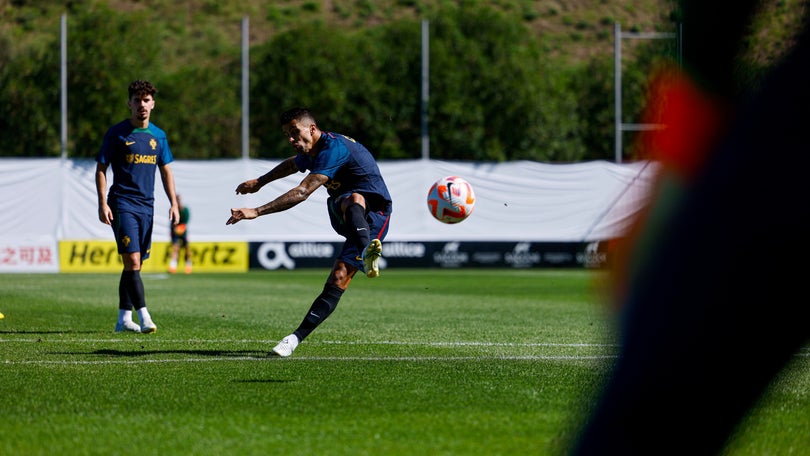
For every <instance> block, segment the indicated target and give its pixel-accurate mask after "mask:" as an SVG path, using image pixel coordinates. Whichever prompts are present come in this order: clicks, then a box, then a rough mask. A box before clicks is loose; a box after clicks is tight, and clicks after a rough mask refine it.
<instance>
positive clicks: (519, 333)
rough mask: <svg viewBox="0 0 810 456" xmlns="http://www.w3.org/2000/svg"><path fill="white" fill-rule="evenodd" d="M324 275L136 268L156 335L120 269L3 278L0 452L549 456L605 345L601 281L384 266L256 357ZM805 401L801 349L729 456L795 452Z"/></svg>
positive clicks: (588, 387) (608, 344)
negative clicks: (322, 316) (315, 323)
mask: <svg viewBox="0 0 810 456" xmlns="http://www.w3.org/2000/svg"><path fill="white" fill-rule="evenodd" d="M327 272H328V271H325V270H305V271H294V272H289V271H277V272H250V273H247V274H219V275H216V274H192V275H190V276H185V275H176V276H165V275H144V284H145V288H146V293H147V302H148V304H149V308H150V310H151V312H152V315H153V317H154V319H155V322H156V323H157V325H158V327H159V330H158V332H157V333H156V334H153V335H136V334H116V333H113V331H112V329H113V327H114V324H115V319H116V316H117V287H118V285H117V284H118V276H117V274H115V275H102V274H98V275H89V274H88V275H67V274H62V275H57V274H54V275H49V274H31V275H28V274H7V275H2V274H0V311H2V312H3V313H4V314H5V315H6V318H5V319H4V320H0V410H2V413H0V433H2V438H0V454H9V455H11V454H24V455H38V454H42V455H46V454H47V455H51V454H66V455H74V454H76V455H81V454H87V455H91V454H92V455H96V454H98V455H109V454H147V455H148V454H160V455H174V454H178V455H192V454H194V455H197V454H239V455H252V454H269V453H273V454H338V455H342V454H345V455H413V454H425V455H478V454H481V455H495V454H541V455H544V454H562V453H563V452H564V449H565V446H566V445H567V444H568V442H569V441H570V440H571V439H572V438H573V436H574V435H575V433H576V430H577V426H578V422H579V420H581V418H582V416H583V414H584V413H585V411H586V410H587V407H588V406H589V405H590V404H592V401H591V400H589V399H590V397H591V394H592V393H593V392H594V390H595V389H596V388H598V386H599V385H600V384H601V383H602V381H603V380H604V379H605V375H606V374H607V372H608V368H609V365H610V362H611V360H612V359H613V358H612V357H613V355H614V354H615V352H616V350H617V347H616V346H615V345H614V342H613V337H612V335H611V333H612V324H611V321H610V319H609V316H608V315H607V314H606V312H605V307H604V306H603V305H602V303H601V301H602V295H601V293H600V292H599V289H598V286H597V285H598V284H599V283H600V280H601V279H602V276H601V273H598V272H593V271H585V270H562V271H561V270H385V271H384V272H383V276H382V277H381V278H380V279H375V280H368V279H365V278H363V277H358V278H357V279H355V281H354V283H353V284H352V286H351V287H350V289H349V290H348V291H347V292H346V294H345V295H344V297H343V300H342V301H341V304H340V306H338V308H337V310H336V311H335V313H334V314H333V315H332V317H331V318H330V319H329V320H327V321H326V322H325V323H324V324H323V325H322V326H321V327H320V328H318V330H316V331H315V332H314V333H313V334H312V335H311V336H310V338H309V339H307V340H306V341H305V342H304V343H303V344H302V345H301V346H299V348H298V350H296V352H295V354H294V355H293V356H292V357H290V358H288V359H276V358H267V357H266V356H265V355H266V353H267V352H268V351H269V350H270V348H272V346H273V345H274V344H275V343H276V342H277V341H278V340H279V339H280V338H281V337H283V336H285V335H287V334H288V333H289V332H291V331H292V330H293V329H294V328H295V327H296V326H297V324H298V323H299V322H300V320H301V318H302V317H303V315H304V313H305V311H306V310H307V308H308V306H309V304H310V303H311V301H312V299H313V298H314V297H315V295H316V294H317V293H318V292H319V291H320V288H321V287H322V284H323V281H324V279H325V278H326V275H327ZM809 392H810V357H808V356H807V351H806V350H805V351H803V352H802V353H799V354H798V355H797V356H796V357H795V361H794V362H793V363H791V365H790V366H789V367H788V368H787V369H786V370H785V372H784V373H783V374H782V375H780V376H779V378H777V379H775V380H774V382H773V385H772V387H771V389H770V390H769V392H768V394H766V396H765V397H764V398H763V400H762V402H761V404H760V405H759V406H758V407H757V408H756V409H755V410H754V412H753V413H752V414H751V415H750V416H749V417H748V418H747V419H746V421H745V422H744V423H743V426H742V428H741V431H740V433H739V435H738V436H736V437H735V438H734V439H733V440H732V442H731V445H730V446H729V450H728V451H727V454H733V455H758V454H772V455H780V454H801V452H802V451H806V449H807V448H810V436H808V433H807V432H806V431H807V429H810V393H809ZM696 413H699V411H696ZM687 427H688V426H687ZM805 454H806V453H805Z"/></svg>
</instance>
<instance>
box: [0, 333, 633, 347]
mask: <svg viewBox="0 0 810 456" xmlns="http://www.w3.org/2000/svg"><path fill="white" fill-rule="evenodd" d="M142 337H143V336H136V335H133V336H132V338H129V337H128V338H125V339H120V338H115V339H52V338H48V339H39V338H37V339H0V343H3V342H6V343H13V342H24V343H59V344H64V343H114V342H157V343H168V344H198V343H199V344H233V343H240V344H275V343H278V340H277V339H268V340H253V339H242V340H239V339H237V340H231V339H207V340H202V339H160V338H156V337H152V336H146V338H142ZM315 344H326V345H418V346H427V347H618V344H593V343H571V344H564V343H552V342H476V341H469V342H412V341H393V340H386V341H356V340H352V341H344V340H322V341H307V345H315Z"/></svg>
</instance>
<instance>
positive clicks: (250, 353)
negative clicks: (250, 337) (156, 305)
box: [55, 349, 267, 358]
mask: <svg viewBox="0 0 810 456" xmlns="http://www.w3.org/2000/svg"><path fill="white" fill-rule="evenodd" d="M55 354H60V355H80V356H86V355H98V356H116V357H124V358H136V357H140V356H149V355H170V354H174V355H196V356H211V357H234V358H241V357H246V356H247V357H253V358H265V357H266V356H267V353H266V352H257V351H256V350H111V349H102V350H93V351H91V352H83V353H82V352H65V353H55Z"/></svg>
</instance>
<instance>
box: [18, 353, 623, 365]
mask: <svg viewBox="0 0 810 456" xmlns="http://www.w3.org/2000/svg"><path fill="white" fill-rule="evenodd" d="M614 358H616V356H611V355H605V356H423V357H420V356H392V357H385V356H312V357H307V356H298V357H293V358H289V359H283V361H285V362H290V361H400V362H425V361H430V362H435V361H581V360H605V359H614ZM222 361H262V362H266V361H282V358H276V357H250V356H239V357H216V358H177V359H139V360H96V361H90V360H88V361H44V360H41V361H34V360H26V361H3V363H2V364H4V365H38V366H83V365H105V364H124V365H131V364H165V363H210V362H222Z"/></svg>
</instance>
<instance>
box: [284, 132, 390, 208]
mask: <svg viewBox="0 0 810 456" xmlns="http://www.w3.org/2000/svg"><path fill="white" fill-rule="evenodd" d="M318 142H319V143H320V144H319V147H321V150H320V152H318V155H317V156H316V157H315V158H312V157H310V156H308V155H305V154H298V155H297V156H296V157H295V164H296V166H297V167H298V170H299V171H302V172H303V171H306V170H309V171H310V172H312V173H316V174H323V175H324V176H326V177H328V178H329V181H327V183H326V184H325V185H324V186H325V187H326V190H327V192H329V196H330V197H331V198H337V197H339V196H341V195H345V194H347V193H360V194H362V195H363V196H365V197H366V199H367V202H368V203H369V204H370V205H371V206H372V207H369V208H368V209H369V210H371V211H384V212H386V213H390V212H391V195H390V194H389V193H388V187H387V186H386V185H385V181H384V180H383V178H382V174H380V168H379V167H378V166H377V162H376V161H375V160H374V157H373V156H372V155H371V152H369V151H368V149H366V148H365V147H364V146H363V145H362V144H360V143H359V142H357V141H355V140H354V139H352V138H349V137H347V136H344V135H341V134H337V133H331V132H327V131H324V132H323V135H322V136H321V139H320V140H319V141H318ZM373 206H377V207H373Z"/></svg>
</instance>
